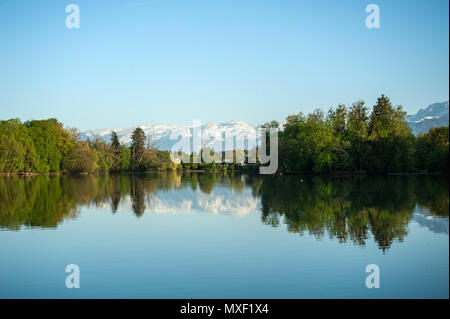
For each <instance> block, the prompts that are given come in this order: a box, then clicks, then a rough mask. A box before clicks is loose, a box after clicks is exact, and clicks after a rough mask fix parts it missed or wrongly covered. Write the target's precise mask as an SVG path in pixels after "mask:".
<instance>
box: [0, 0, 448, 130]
mask: <svg viewBox="0 0 450 319" xmlns="http://www.w3.org/2000/svg"><path fill="white" fill-rule="evenodd" d="M69 3H75V4H77V5H79V7H80V22H81V25H80V29H67V28H66V26H65V18H66V16H67V13H66V12H65V7H66V5H67V4H69ZM370 3H375V4H378V5H379V7H380V16H381V21H380V29H367V28H366V26H365V18H366V16H367V13H366V12H365V7H366V6H367V5H368V4H370ZM448 12H449V8H448V1H447V0H432V1H413V0H409V1H407V0H404V1H402V0H396V1H394V0H389V1H360V0H340V1H332V0H330V1H325V0H323V1H300V0H297V1H287V0H278V1H275V0H274V1H264V0H257V1H256V0H255V1H247V0H240V1H230V0H228V1H214V0H208V1H198V0H189V1H188V0H185V1H171V0H164V1H163V0H158V1H156V0H155V1H145V0H130V1H117V0H109V1H105V0H96V1H84V0H83V1H82V0H70V1H61V0H53V1H25V0H24V1H17V0H0V119H8V118H13V117H19V118H21V119H22V120H28V119H42V118H49V117H56V118H58V119H59V120H60V121H62V122H63V123H64V124H65V125H66V126H69V127H78V128H80V129H82V130H84V129H89V128H106V127H129V126H133V125H140V124H155V123H160V124H191V123H192V120H194V119H197V120H202V121H204V122H208V121H213V122H227V121H230V120H242V121H247V122H250V123H253V124H259V123H263V122H266V121H269V120H273V119H275V120H283V119H284V118H285V117H286V116H287V115H288V114H292V113H297V112H299V111H303V112H310V111H312V110H314V109H315V108H317V107H319V108H323V109H328V107H330V106H332V107H335V106H337V105H338V104H340V103H344V104H350V103H352V102H354V101H355V100H358V99H363V100H365V101H366V102H367V104H368V105H369V106H372V105H373V104H374V103H375V101H376V97H377V96H379V95H380V94H382V93H384V94H386V95H388V96H389V97H390V98H391V100H392V102H393V103H394V104H396V105H397V104H402V105H403V106H404V108H405V109H406V110H407V111H408V113H415V112H416V111H417V110H418V109H419V108H423V107H425V106H427V105H429V104H431V103H434V102H442V101H446V100H448V96H449V89H448V87H449V73H448V72H449V71H448V69H449V42H448V41H449V40H448V39H449V14H448Z"/></svg>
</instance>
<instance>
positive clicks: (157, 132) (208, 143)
mask: <svg viewBox="0 0 450 319" xmlns="http://www.w3.org/2000/svg"><path fill="white" fill-rule="evenodd" d="M407 122H408V124H409V125H410V127H411V129H412V132H413V133H414V134H415V135H418V134H420V133H421V132H424V133H426V132H428V130H429V129H430V128H432V127H439V126H448V123H449V104H448V101H447V102H442V103H434V104H431V105H429V106H428V107H426V108H425V109H421V110H419V111H418V112H417V113H416V114H414V115H409V116H407ZM137 127H138V126H134V127H130V128H111V129H99V130H88V131H84V132H81V138H82V139H83V140H87V139H90V140H93V139H95V138H103V139H105V140H109V138H110V136H111V132H112V131H115V132H116V133H117V135H118V137H119V141H120V143H121V144H124V145H130V143H131V134H132V132H133V130H134V129H136V128H137ZM139 127H140V128H142V129H143V130H144V132H145V135H146V136H150V137H151V143H152V144H153V145H154V146H155V147H157V148H159V149H160V150H171V149H172V147H173V146H174V145H175V144H176V143H177V142H178V140H179V139H180V137H182V138H192V136H194V135H197V137H198V138H200V134H201V133H200V132H202V133H203V141H202V146H203V147H212V146H213V145H214V144H215V143H218V142H219V143H221V142H222V141H223V140H224V138H225V136H232V137H233V138H234V139H235V142H234V143H235V144H233V145H232V144H228V145H227V144H225V151H229V150H232V149H234V148H236V145H245V148H246V149H251V148H253V147H254V146H255V142H254V141H256V137H257V134H258V128H259V126H256V125H251V124H248V123H246V122H242V121H231V122H228V123H220V124H215V123H211V122H210V123H207V124H205V125H202V126H201V130H194V129H193V128H192V125H184V126H177V125H161V124H155V125H141V126H139ZM171 137H174V138H171ZM205 137H207V138H205ZM246 140H247V141H246ZM248 140H249V141H248ZM244 143H245V144H244ZM199 148H200V146H199ZM238 148H239V147H238ZM198 150H199V149H196V151H198Z"/></svg>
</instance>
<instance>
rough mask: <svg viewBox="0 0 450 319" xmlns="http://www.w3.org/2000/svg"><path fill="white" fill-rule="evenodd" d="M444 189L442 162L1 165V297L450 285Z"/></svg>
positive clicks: (330, 291) (347, 292) (288, 293)
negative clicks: (146, 169) (265, 172)
mask: <svg viewBox="0 0 450 319" xmlns="http://www.w3.org/2000/svg"><path fill="white" fill-rule="evenodd" d="M448 192H449V189H448V180H447V179H445V178H442V177H437V176H389V177H374V176H359V177H318V176H306V177H305V176H303V177H301V178H300V177H298V176H263V177H262V176H258V175H254V176H252V175H239V174H231V173H228V174H214V173H183V174H177V173H152V174H150V173H148V174H137V175H110V176H37V177H0V298H448V297H449V221H448V214H449V213H448V212H449V195H448ZM69 264H76V265H78V266H79V270H80V288H79V289H76V288H75V289H68V288H67V287H66V277H67V276H68V275H69V273H66V266H67V265H69ZM369 264H376V265H378V267H379V275H380V277H379V278H380V287H379V288H372V289H368V288H367V287H366V284H365V281H366V277H367V276H368V275H369V274H370V273H366V266H367V265H369Z"/></svg>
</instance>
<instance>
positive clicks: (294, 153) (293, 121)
mask: <svg viewBox="0 0 450 319" xmlns="http://www.w3.org/2000/svg"><path fill="white" fill-rule="evenodd" d="M264 126H265V127H267V128H269V127H279V128H280V132H279V141H278V145H279V171H280V172H284V173H305V172H314V173H328V172H336V171H341V172H367V173H381V174H384V173H408V172H418V171H422V172H444V173H447V174H448V160H449V152H448V151H449V128H448V126H447V127H439V128H432V129H431V130H430V131H429V132H428V133H426V134H421V135H419V136H418V137H416V136H414V135H413V134H412V132H411V129H410V127H409V125H408V123H407V122H406V112H404V111H403V109H402V106H396V107H394V106H393V105H392V104H391V102H390V100H389V98H388V97H386V96H384V95H381V97H379V98H378V99H377V103H376V104H375V105H374V106H373V108H372V112H371V113H370V114H369V109H368V108H367V107H366V106H365V102H364V101H357V102H355V103H353V104H352V105H351V106H350V107H347V106H345V105H339V106H338V107H337V108H336V109H333V108H331V109H330V110H329V111H328V113H327V114H326V115H325V114H324V112H323V111H322V110H319V109H318V110H316V111H314V112H313V113H311V114H308V115H304V114H303V113H299V114H295V115H289V116H288V117H287V118H286V121H285V123H284V124H283V126H281V125H280V124H279V123H278V122H276V121H272V122H269V123H266V124H265V125H264Z"/></svg>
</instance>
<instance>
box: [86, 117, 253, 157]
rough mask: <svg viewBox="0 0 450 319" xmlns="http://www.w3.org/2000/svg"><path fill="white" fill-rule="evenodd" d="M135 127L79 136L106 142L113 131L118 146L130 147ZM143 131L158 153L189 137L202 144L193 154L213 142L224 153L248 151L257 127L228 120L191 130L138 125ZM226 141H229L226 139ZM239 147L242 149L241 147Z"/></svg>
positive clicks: (99, 131)
mask: <svg viewBox="0 0 450 319" xmlns="http://www.w3.org/2000/svg"><path fill="white" fill-rule="evenodd" d="M137 127H138V126H134V127H130V128H112V129H100V130H89V131H85V132H82V133H81V138H82V139H83V140H87V139H90V140H94V139H96V138H102V139H104V140H106V141H109V139H110V138H111V132H112V131H115V132H116V133H117V135H118V137H119V141H120V143H121V144H124V145H130V144H131V134H132V133H133V131H134V130H135V129H136V128H137ZM139 127H140V128H142V129H143V130H144V132H145V135H146V136H147V138H149V139H150V141H151V143H152V145H154V146H155V147H157V148H158V149H160V150H171V149H172V147H173V146H174V145H175V144H176V143H178V142H179V141H180V140H182V139H188V140H190V141H191V143H192V141H193V140H194V139H193V136H196V138H197V139H196V140H197V141H202V145H201V146H200V145H197V147H195V146H193V147H194V149H195V150H196V151H199V149H200V147H203V148H205V147H211V148H213V146H214V145H217V143H223V147H224V150H225V151H229V150H233V149H235V148H238V149H242V148H245V149H251V148H253V147H255V146H256V140H257V136H258V126H253V125H250V124H248V123H245V122H242V121H231V122H228V123H220V124H215V123H211V122H210V123H207V124H205V125H202V126H198V127H193V125H185V126H176V125H160V124H155V125H141V126H139ZM226 136H227V137H232V140H234V142H232V143H228V142H225V143H224V139H225V137H226ZM227 141H229V140H228V139H227ZM242 145H243V147H242Z"/></svg>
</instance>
